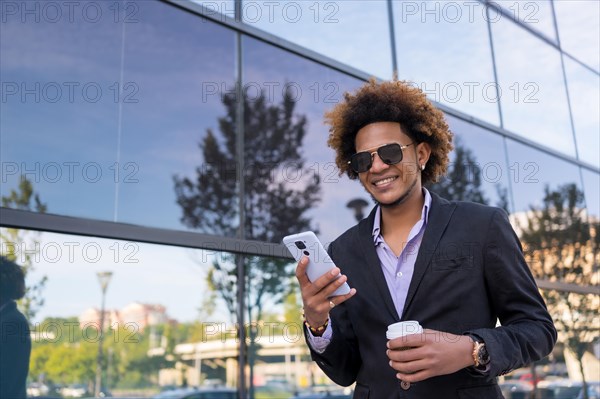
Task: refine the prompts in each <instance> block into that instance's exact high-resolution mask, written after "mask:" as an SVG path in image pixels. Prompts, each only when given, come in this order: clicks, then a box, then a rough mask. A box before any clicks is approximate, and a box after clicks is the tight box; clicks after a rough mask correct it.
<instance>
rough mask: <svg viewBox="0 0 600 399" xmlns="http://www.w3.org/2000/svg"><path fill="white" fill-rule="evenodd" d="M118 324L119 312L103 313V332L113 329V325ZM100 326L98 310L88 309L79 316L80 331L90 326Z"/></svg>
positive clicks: (107, 311)
mask: <svg viewBox="0 0 600 399" xmlns="http://www.w3.org/2000/svg"><path fill="white" fill-rule="evenodd" d="M119 322H120V318H119V312H118V311H116V310H105V311H104V326H103V330H105V329H107V328H109V327H110V328H113V326H114V325H116V324H117V323H119ZM98 325H100V309H98V308H88V309H86V310H84V311H83V313H81V315H79V327H81V328H82V329H84V328H86V327H90V326H98Z"/></svg>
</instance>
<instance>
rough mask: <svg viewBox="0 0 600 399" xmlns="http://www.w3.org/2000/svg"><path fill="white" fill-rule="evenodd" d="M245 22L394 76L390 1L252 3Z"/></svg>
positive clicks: (246, 9) (245, 6)
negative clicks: (389, 11) (388, 3)
mask: <svg viewBox="0 0 600 399" xmlns="http://www.w3.org/2000/svg"><path fill="white" fill-rule="evenodd" d="M242 14H243V19H244V22H245V23H247V24H249V25H252V26H255V27H257V28H260V29H262V30H264V31H266V32H269V33H272V34H274V35H277V36H279V37H281V38H284V39H286V40H289V41H291V42H294V43H296V44H299V45H301V46H304V47H306V48H308V49H310V50H313V51H316V52H318V53H321V54H323V55H325V56H327V57H330V58H333V59H335V60H337V61H340V62H343V63H345V64H348V65H350V66H352V67H354V68H357V69H359V70H362V71H365V72H367V73H369V74H372V75H373V76H377V77H380V78H387V79H389V78H391V77H392V57H391V45H390V31H389V28H388V25H389V23H388V13H387V2H386V1H384V0H368V1H366V0H352V1H326V2H322V1H318V2H317V1H314V2H312V1H290V2H284V3H280V2H274V1H247V2H242Z"/></svg>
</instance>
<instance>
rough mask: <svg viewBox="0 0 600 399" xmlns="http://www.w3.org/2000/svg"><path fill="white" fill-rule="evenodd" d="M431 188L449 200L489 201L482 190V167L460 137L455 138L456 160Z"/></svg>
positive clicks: (485, 202)
mask: <svg viewBox="0 0 600 399" xmlns="http://www.w3.org/2000/svg"><path fill="white" fill-rule="evenodd" d="M429 189H431V191H434V192H435V193H436V194H439V195H440V196H441V197H443V198H446V199H449V200H456V201H472V202H479V203H481V204H487V203H488V201H487V199H486V198H485V195H484V194H483V191H482V190H481V169H480V167H479V164H478V163H477V158H476V157H475V155H474V154H473V151H471V150H470V149H469V148H467V147H465V146H463V145H462V144H461V141H460V140H459V139H458V138H457V139H456V140H455V148H454V160H453V162H452V163H451V164H450V166H449V168H448V174H447V175H446V176H444V177H443V178H442V179H441V180H440V181H439V182H437V183H433V184H431V185H430V186H429Z"/></svg>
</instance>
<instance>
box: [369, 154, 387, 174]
mask: <svg viewBox="0 0 600 399" xmlns="http://www.w3.org/2000/svg"><path fill="white" fill-rule="evenodd" d="M371 157H372V159H373V162H372V163H373V164H372V165H371V169H370V171H371V172H374V173H377V172H381V171H383V170H386V169H387V168H389V167H390V165H388V164H387V163H385V162H383V161H382V160H381V158H380V157H379V154H377V153H376V152H375V153H373V154H371Z"/></svg>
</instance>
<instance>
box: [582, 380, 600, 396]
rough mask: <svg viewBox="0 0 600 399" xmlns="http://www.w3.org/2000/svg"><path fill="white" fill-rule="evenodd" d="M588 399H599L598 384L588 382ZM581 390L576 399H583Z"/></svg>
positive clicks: (599, 386)
mask: <svg viewBox="0 0 600 399" xmlns="http://www.w3.org/2000/svg"><path fill="white" fill-rule="evenodd" d="M587 384H588V389H587V391H588V399H600V382H598V381H595V382H588V383H587ZM583 398H584V396H583V389H582V390H581V392H579V396H577V399H583Z"/></svg>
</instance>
